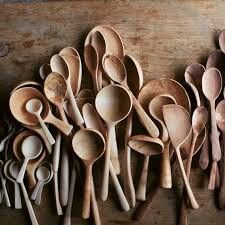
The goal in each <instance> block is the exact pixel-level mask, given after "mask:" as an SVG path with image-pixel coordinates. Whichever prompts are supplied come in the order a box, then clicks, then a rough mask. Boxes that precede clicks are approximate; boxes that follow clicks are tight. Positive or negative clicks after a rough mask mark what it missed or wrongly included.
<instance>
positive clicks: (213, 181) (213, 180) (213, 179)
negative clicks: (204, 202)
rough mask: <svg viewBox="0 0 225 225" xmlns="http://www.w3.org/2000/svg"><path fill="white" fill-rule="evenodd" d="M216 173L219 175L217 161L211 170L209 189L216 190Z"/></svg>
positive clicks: (213, 163)
mask: <svg viewBox="0 0 225 225" xmlns="http://www.w3.org/2000/svg"><path fill="white" fill-rule="evenodd" d="M216 173H217V161H213V162H212V167H211V170H210V176H209V183H208V189H209V190H214V189H215V186H216Z"/></svg>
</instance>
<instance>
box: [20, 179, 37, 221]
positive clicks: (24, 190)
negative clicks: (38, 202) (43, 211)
mask: <svg viewBox="0 0 225 225" xmlns="http://www.w3.org/2000/svg"><path fill="white" fill-rule="evenodd" d="M20 185H21V188H22V192H23V196H24V200H25V202H26V206H27V210H28V213H29V216H30V220H31V223H32V225H38V221H37V219H36V216H35V214H34V209H33V207H32V205H31V202H30V199H29V196H28V194H27V190H26V188H25V186H24V183H21V184H20Z"/></svg>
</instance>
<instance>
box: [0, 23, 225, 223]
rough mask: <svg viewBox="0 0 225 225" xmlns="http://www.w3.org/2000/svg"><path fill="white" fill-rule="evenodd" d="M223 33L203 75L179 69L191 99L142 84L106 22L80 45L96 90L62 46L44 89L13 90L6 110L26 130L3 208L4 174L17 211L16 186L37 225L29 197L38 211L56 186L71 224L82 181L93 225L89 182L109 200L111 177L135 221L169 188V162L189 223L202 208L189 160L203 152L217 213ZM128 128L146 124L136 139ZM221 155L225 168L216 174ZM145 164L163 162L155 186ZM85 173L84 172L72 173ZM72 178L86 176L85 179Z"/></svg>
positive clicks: (9, 170) (159, 83)
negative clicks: (191, 212) (135, 164)
mask: <svg viewBox="0 0 225 225" xmlns="http://www.w3.org/2000/svg"><path fill="white" fill-rule="evenodd" d="M224 33H225V32H224V31H223V32H221V35H220V41H219V43H220V46H221V50H222V51H218V52H215V53H213V54H210V56H209V59H208V62H207V66H206V68H207V69H205V67H204V66H202V65H201V64H191V65H189V66H188V67H187V69H186V71H185V76H184V77H185V81H186V82H187V84H188V85H189V87H190V89H189V91H190V90H191V91H193V93H194V97H195V99H190V98H189V95H188V94H187V91H186V90H185V88H184V87H183V86H182V85H181V84H179V83H178V82H177V81H175V80H173V79H167V78H164V79H158V80H152V81H150V82H149V83H147V84H145V86H143V80H144V76H143V72H142V69H141V66H140V65H139V63H138V62H137V60H136V59H135V58H134V57H133V56H130V55H125V53H124V45H123V42H122V39H121V37H120V36H119V34H118V33H117V32H116V31H115V30H114V29H113V28H111V27H109V26H106V25H99V26H97V27H95V28H93V29H92V30H91V31H90V32H89V34H88V35H87V38H86V40H85V44H84V61H85V65H86V68H87V71H88V73H89V74H90V75H91V78H92V81H93V85H92V86H93V91H92V90H91V89H83V90H81V81H82V71H83V70H82V66H83V65H82V63H81V62H82V60H81V58H80V55H79V53H78V51H77V50H76V49H75V48H73V47H65V48H63V49H62V50H61V51H60V52H59V53H58V54H54V55H53V56H52V57H51V59H50V60H49V63H48V62H47V63H45V64H43V65H42V66H41V67H40V70H39V73H40V78H41V79H42V81H43V82H42V83H37V82H34V81H25V82H23V83H20V84H18V85H17V86H16V87H15V88H14V89H13V90H12V91H11V93H10V99H9V108H10V111H11V113H12V115H13V117H14V118H15V119H16V120H17V121H18V122H19V123H20V125H21V128H22V130H19V131H18V132H17V133H16V135H15V136H14V140H13V152H12V153H13V154H11V156H13V158H10V159H8V158H7V157H6V158H5V159H4V160H3V161H0V178H1V184H2V185H1V186H2V188H3V191H2V195H3V196H5V199H6V203H7V206H9V207H10V206H11V204H10V198H9V194H8V191H7V187H6V185H5V183H6V180H5V177H6V178H7V179H8V180H10V181H11V183H13V184H14V190H15V194H14V196H15V197H14V205H15V208H17V209H20V208H22V203H21V196H20V188H21V189H22V193H23V195H24V199H25V203H26V206H27V209H28V212H29V215H30V219H31V222H32V224H33V225H34V224H35V225H37V224H38V222H37V219H36V217H35V213H34V210H33V207H32V204H31V201H30V199H31V200H34V203H35V204H37V205H40V204H41V196H42V190H43V187H44V186H45V185H46V184H48V183H49V182H50V181H51V180H53V182H54V195H55V205H56V211H57V214H58V215H63V214H64V219H63V224H64V225H70V224H71V213H72V205H73V201H74V199H73V196H74V190H75V184H76V182H80V183H82V184H83V187H84V188H83V207H82V217H83V218H84V219H88V218H90V216H91V215H92V219H93V223H94V224H96V225H100V224H101V219H100V218H101V217H100V213H99V210H98V205H97V200H96V193H95V183H96V181H98V182H99V179H100V180H101V194H100V196H101V199H102V200H103V201H106V200H107V198H108V193H109V188H112V187H111V186H110V185H109V184H110V182H109V179H112V186H113V188H114V189H115V191H116V194H117V197H118V200H119V203H120V206H121V209H122V210H124V211H128V210H129V209H130V208H134V207H135V206H136V200H139V201H142V202H143V203H142V204H140V205H139V207H138V208H137V210H136V211H135V217H134V218H135V219H138V220H140V219H142V218H143V217H144V215H145V214H146V213H147V211H148V209H149V206H150V204H151V201H152V199H153V197H154V196H155V194H156V193H157V190H159V189H160V188H172V186H173V182H172V181H173V179H172V178H173V177H172V171H171V165H172V164H173V165H178V166H179V168H180V172H181V173H180V174H181V177H182V179H183V183H184V189H183V198H182V204H181V210H180V225H185V224H187V208H188V207H190V208H192V209H198V208H199V204H198V201H197V200H198V199H196V198H195V196H194V192H193V190H192V188H191V185H190V183H189V180H190V175H191V164H192V158H193V157H194V156H195V155H197V154H196V153H197V152H198V151H199V150H201V153H200V158H199V165H200V167H201V168H202V169H206V168H207V167H208V165H211V173H210V179H209V186H208V187H209V189H214V188H215V187H220V195H219V198H220V200H219V206H220V207H221V208H225V175H224V174H225V166H224V165H225V156H224V153H223V152H224V151H221V147H220V146H221V145H220V140H219V131H218V128H219V130H220V131H221V133H222V135H221V136H222V140H223V141H222V148H224V147H223V143H224V140H225V125H224V124H225V102H224V100H222V101H220V102H219V103H218V104H217V105H216V100H217V99H218V98H219V95H220V93H221V90H222V77H221V73H223V72H224V71H222V70H223V67H222V66H221V62H222V61H223V60H222V59H221V57H224V53H223V51H224V49H225V47H224V46H225V38H224V36H225V35H224ZM220 70H221V71H220ZM207 100H208V102H209V104H207ZM191 105H192V110H191ZM208 105H210V107H209V109H210V110H209V112H210V117H211V126H210V123H209V121H208V112H207V109H208ZM206 108H207V109H206ZM135 113H136V114H137V117H135V116H134V114H135ZM135 118H136V119H135ZM125 119H126V123H124V124H126V128H125V132H124V136H123V138H124V141H123V143H124V146H125V150H124V153H125V154H123V158H122V160H123V163H121V162H120V160H119V155H120V154H121V153H120V151H119V150H120V147H121V146H119V145H118V143H121V141H120V142H119V141H118V142H117V139H118V135H117V128H118V124H119V123H120V122H121V121H124V120H125ZM134 123H139V125H140V126H142V128H143V129H142V132H141V133H140V130H138V131H136V132H135V135H134V132H133V127H134V126H133V124H134ZM52 125H53V126H54V127H53V126H52ZM217 127H218V128H217ZM209 128H211V129H209ZM14 132H15V131H14ZM209 134H210V135H209ZM10 135H11V133H10ZM209 137H210V141H211V144H212V151H211V155H212V157H210V156H209V154H210V150H209V149H210V148H209ZM1 144H2V143H1ZM3 144H4V143H3ZM0 147H1V146H0ZM3 149H4V148H3ZM132 150H134V151H136V152H137V154H139V155H140V156H142V158H143V165H142V170H141V173H140V176H139V177H140V179H139V180H138V181H137V184H138V185H137V187H135V186H134V182H133V177H134V176H133V174H132V163H131V162H132V161H133V160H134V159H131V157H132ZM1 151H3V150H0V152H1ZM222 153H223V154H222ZM137 154H136V155H137ZM100 157H102V161H101V162H103V166H102V168H103V169H101V170H99V171H98V173H97V174H100V177H98V179H96V177H95V176H94V175H93V171H92V170H93V169H94V170H98V168H95V167H93V165H94V164H97V163H95V162H96V161H97V160H98V159H99V158H100ZM211 158H212V162H211V161H210V159H211ZM221 158H222V159H223V160H222V162H223V166H222V167H220V168H222V171H219V169H218V163H219V162H220V159H221ZM135 159H136V158H135ZM150 159H151V162H152V161H153V160H156V161H157V160H159V159H160V164H159V165H158V169H157V171H151V174H152V173H157V177H158V179H157V180H156V188H154V189H151V187H150V188H149V185H148V183H149V182H148V180H149V176H148V171H149V161H150ZM44 160H45V161H44ZM157 162H159V161H157ZM184 162H186V164H185V163H184ZM81 166H82V167H81ZM122 166H123V167H124V169H123V170H122V169H121V167H122ZM82 170H84V171H85V172H84V173H85V175H84V176H77V174H80V173H82V172H83V171H82ZM3 171H4V173H3ZM121 171H124V173H121ZM119 175H121V179H122V180H123V182H124V190H123V188H122V186H121V184H120V181H119V179H118V176H119ZM77 178H84V182H83V181H81V180H80V179H77ZM219 179H220V181H221V182H220V183H219ZM26 186H27V187H28V188H26ZM27 190H28V191H27ZM188 202H189V203H190V204H187V203H188Z"/></svg>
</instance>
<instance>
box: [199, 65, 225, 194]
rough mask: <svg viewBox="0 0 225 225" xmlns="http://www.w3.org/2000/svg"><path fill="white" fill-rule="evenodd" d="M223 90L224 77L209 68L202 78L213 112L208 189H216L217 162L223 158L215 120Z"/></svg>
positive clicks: (203, 88) (216, 70)
mask: <svg viewBox="0 0 225 225" xmlns="http://www.w3.org/2000/svg"><path fill="white" fill-rule="evenodd" d="M221 89H222V77H221V74H220V71H219V70H218V69H216V68H209V69H207V70H206V71H205V73H204V74H203V77H202V90H203V93H204V95H205V97H206V98H207V99H208V100H209V102H210V110H211V135H210V138H211V144H212V159H213V163H212V168H211V172H210V180H209V186H208V188H209V189H210V190H211V189H214V186H215V185H214V184H215V177H216V173H215V171H216V169H215V168H216V167H217V162H218V161H219V160H220V158H221V149H220V142H219V132H218V129H217V126H216V118H215V101H216V99H217V98H218V96H219V94H220V92H221Z"/></svg>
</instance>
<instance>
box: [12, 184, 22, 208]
mask: <svg viewBox="0 0 225 225" xmlns="http://www.w3.org/2000/svg"><path fill="white" fill-rule="evenodd" d="M14 201H15V209H22V201H21V195H20V187H19V185H18V183H16V182H15V183H14Z"/></svg>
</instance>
